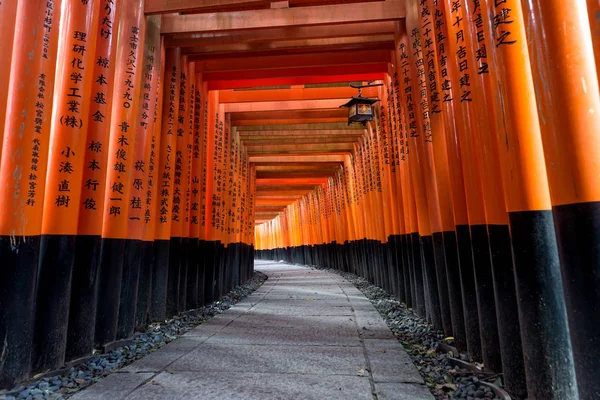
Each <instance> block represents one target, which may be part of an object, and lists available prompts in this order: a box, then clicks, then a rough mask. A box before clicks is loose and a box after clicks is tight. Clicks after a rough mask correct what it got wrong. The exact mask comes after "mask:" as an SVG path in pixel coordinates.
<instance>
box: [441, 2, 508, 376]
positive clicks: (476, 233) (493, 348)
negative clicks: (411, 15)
mask: <svg viewBox="0 0 600 400" xmlns="http://www.w3.org/2000/svg"><path fill="white" fill-rule="evenodd" d="M444 3H445V17H446V19H445V22H446V23H445V26H446V27H447V33H448V48H449V50H450V54H451V55H454V56H455V57H453V59H454V62H452V61H450V65H449V66H448V72H449V78H450V79H449V80H450V82H451V85H452V87H453V88H454V89H455V93H454V94H455V96H456V97H454V98H453V102H454V103H455V104H456V107H455V109H456V114H455V115H456V116H457V117H458V118H459V123H458V128H459V129H458V138H459V146H460V152H461V157H462V161H463V164H462V166H463V175H464V177H465V191H466V200H467V207H468V214H469V228H470V233H471V244H472V250H473V263H474V271H475V284H476V286H477V291H476V294H477V306H478V310H479V328H480V336H481V350H482V356H483V363H484V364H485V366H486V367H487V368H489V369H491V370H493V371H501V370H502V362H501V355H500V346H499V338H498V324H497V319H496V305H495V299H494V287H493V278H492V265H491V259H490V247H489V239H488V234H487V225H486V224H487V221H486V215H485V209H484V197H483V191H482V183H481V182H482V178H481V173H480V170H479V168H478V167H477V154H476V132H477V125H476V117H475V114H476V111H475V106H474V105H473V88H472V81H473V78H472V77H473V76H474V75H473V74H474V68H473V65H471V64H470V63H469V59H468V57H467V55H468V42H467V33H466V30H467V27H468V25H469V19H468V16H467V15H466V13H465V9H464V7H463V6H462V5H461V3H460V2H453V1H451V0H445V1H444ZM451 60H452V59H451Z"/></svg>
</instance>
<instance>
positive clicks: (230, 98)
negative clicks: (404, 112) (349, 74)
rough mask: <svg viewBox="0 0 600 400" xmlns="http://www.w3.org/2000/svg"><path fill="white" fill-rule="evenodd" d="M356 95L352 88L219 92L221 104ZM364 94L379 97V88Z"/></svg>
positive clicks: (368, 89) (370, 89)
mask: <svg viewBox="0 0 600 400" xmlns="http://www.w3.org/2000/svg"><path fill="white" fill-rule="evenodd" d="M356 94H357V91H356V89H354V88H351V87H335V88H290V89H272V90H222V91H220V92H219V102H220V103H221V104H223V103H246V102H255V101H298V100H327V99H349V98H350V97H352V96H356ZM362 94H363V96H365V97H377V88H365V89H363V90H362Z"/></svg>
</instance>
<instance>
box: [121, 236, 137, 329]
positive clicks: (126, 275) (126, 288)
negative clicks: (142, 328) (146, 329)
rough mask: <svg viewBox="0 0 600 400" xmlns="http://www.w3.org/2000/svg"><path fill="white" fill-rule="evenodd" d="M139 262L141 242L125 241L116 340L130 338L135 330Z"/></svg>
mask: <svg viewBox="0 0 600 400" xmlns="http://www.w3.org/2000/svg"><path fill="white" fill-rule="evenodd" d="M141 260H142V241H141V240H131V239H128V240H126V241H125V254H124V262H123V274H122V276H123V277H122V278H121V302H120V304H119V323H118V328H117V340H119V339H126V338H129V337H132V336H133V332H134V330H135V312H136V306H137V297H138V296H137V294H138V284H139V281H140V262H141Z"/></svg>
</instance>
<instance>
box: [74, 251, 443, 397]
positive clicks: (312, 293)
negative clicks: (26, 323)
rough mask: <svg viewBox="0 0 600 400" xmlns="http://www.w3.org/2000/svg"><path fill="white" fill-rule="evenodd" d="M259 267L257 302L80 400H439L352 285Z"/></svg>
mask: <svg viewBox="0 0 600 400" xmlns="http://www.w3.org/2000/svg"><path fill="white" fill-rule="evenodd" d="M256 268H257V269H259V270H261V271H262V272H264V273H265V274H267V275H268V276H269V280H267V282H265V284H263V285H262V286H261V288H260V289H259V290H257V291H256V292H254V293H253V294H252V295H251V296H249V297H247V298H246V299H244V300H243V301H241V302H239V303H238V304H236V305H235V306H233V307H232V308H231V309H229V310H227V311H225V312H224V313H222V314H220V315H218V316H216V317H214V318H212V319H210V320H208V321H207V322H205V323H204V324H202V325H200V326H198V327H196V328H195V329H193V330H191V331H190V332H187V333H186V334H185V335H184V336H183V337H182V338H180V339H178V340H175V341H173V342H171V343H169V344H168V345H166V346H165V347H163V348H162V349H159V350H157V351H155V352H153V353H152V354H150V355H148V356H146V357H145V358H143V359H141V360H138V361H136V362H135V363H133V364H131V365H129V366H128V367H126V368H123V369H122V370H120V371H119V372H117V373H113V374H112V375H110V376H108V377H107V378H105V379H104V380H102V381H100V382H98V383H97V384H95V385H93V386H91V387H90V388H88V389H86V390H84V391H82V392H80V393H78V394H77V395H75V396H74V397H72V398H73V399H74V400H88V399H110V400H121V399H134V400H137V399H144V400H146V399H161V400H162V399H261V400H262V399H319V400H322V399H340V400H341V399H344V400H345V399H380V400H382V399H397V400H408V399H411V400H431V399H433V397H432V396H431V395H430V394H429V391H428V389H427V387H426V386H425V385H424V383H423V380H422V378H421V376H420V375H419V373H418V371H417V370H416V368H415V367H414V365H413V364H412V362H411V360H410V358H409V356H408V354H406V352H405V351H404V349H403V348H402V346H401V345H400V343H398V341H397V340H396V339H395V337H394V335H393V334H392V333H391V331H390V330H389V328H388V327H387V325H386V324H385V322H384V321H383V319H382V318H381V317H380V316H379V314H378V313H377V310H376V309H375V308H374V307H373V305H372V304H371V303H370V302H369V301H368V300H367V299H366V298H365V297H364V295H362V293H361V292H360V291H358V290H357V289H356V288H355V287H354V286H352V285H351V284H349V283H348V282H347V281H345V280H343V278H341V277H340V276H339V275H335V274H330V273H326V272H324V271H315V270H311V269H309V268H305V267H299V266H292V265H289V264H283V263H273V262H260V261H257V262H256Z"/></svg>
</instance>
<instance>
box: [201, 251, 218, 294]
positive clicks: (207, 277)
mask: <svg viewBox="0 0 600 400" xmlns="http://www.w3.org/2000/svg"><path fill="white" fill-rule="evenodd" d="M205 243H206V247H205V257H204V304H210V303H212V302H213V300H214V299H215V252H216V248H217V242H215V241H212V240H207V241H206V242H205Z"/></svg>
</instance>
